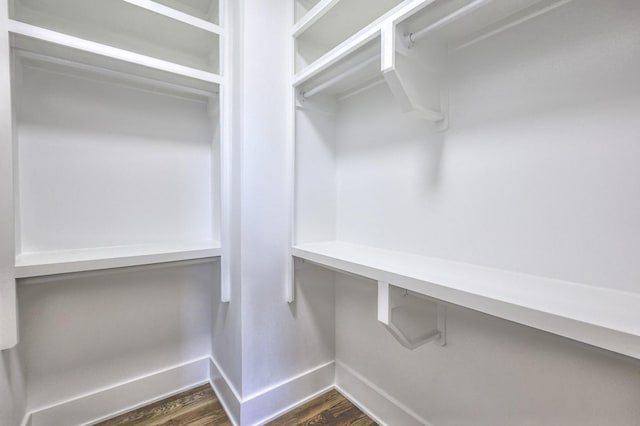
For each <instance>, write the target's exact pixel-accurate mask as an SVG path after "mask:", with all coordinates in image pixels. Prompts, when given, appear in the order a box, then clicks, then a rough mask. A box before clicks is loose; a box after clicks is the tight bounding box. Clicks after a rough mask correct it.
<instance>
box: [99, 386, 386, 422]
mask: <svg viewBox="0 0 640 426" xmlns="http://www.w3.org/2000/svg"><path fill="white" fill-rule="evenodd" d="M129 425H132V426H143V425H144V426H227V425H231V422H230V421H229V419H228V417H227V415H226V414H225V412H224V409H223V408H222V405H220V401H218V398H217V397H216V394H215V393H214V392H213V390H212V389H211V387H210V386H209V385H208V384H207V385H202V386H199V387H197V388H195V389H191V390H188V391H186V392H182V393H181V394H178V395H175V396H172V397H170V398H167V399H164V400H162V401H158V402H156V403H153V404H150V405H147V406H145V407H142V408H139V409H137V410H134V411H131V412H129V413H126V414H122V415H120V416H118V417H115V418H113V419H110V420H107V421H104V422H101V423H99V424H98V425H97V426H129ZM268 425H270V426H294V425H295V426H298V425H303V426H316V425H329V426H347V425H351V426H373V425H376V423H374V422H373V421H372V420H371V419H370V418H369V417H367V416H366V415H365V414H364V413H363V412H362V411H360V410H359V409H358V408H357V407H356V406H354V405H353V404H352V403H351V402H349V401H348V400H347V399H346V398H345V397H343V396H342V395H340V393H339V392H337V391H335V390H332V391H329V392H327V393H325V394H323V395H320V396H319V397H317V398H315V399H313V400H311V401H309V402H307V403H306V404H304V405H302V406H300V407H298V408H296V409H295V410H293V411H291V412H289V413H287V414H285V415H283V416H281V417H279V418H277V419H276V420H274V421H272V422H270V423H268Z"/></svg>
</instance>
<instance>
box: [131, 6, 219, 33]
mask: <svg viewBox="0 0 640 426" xmlns="http://www.w3.org/2000/svg"><path fill="white" fill-rule="evenodd" d="M122 1H125V2H127V3H130V4H133V5H135V6H138V7H141V8H143V9H146V10H148V11H150V12H154V13H157V14H159V15H163V16H166V17H167V18H171V19H174V20H176V21H179V22H182V23H184V24H187V25H191V26H192V27H196V28H200V29H202V30H205V31H208V32H210V33H213V34H218V35H222V33H223V31H222V28H221V27H220V26H219V25H217V24H214V23H213V22H209V21H205V20H204V19H201V18H198V17H196V16H193V15H190V14H188V13H185V12H182V11H179V10H177V9H174V8H172V7H168V6H165V5H163V4H161V3H158V2H156V1H153V0H122Z"/></svg>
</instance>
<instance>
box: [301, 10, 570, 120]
mask: <svg viewBox="0 0 640 426" xmlns="http://www.w3.org/2000/svg"><path fill="white" fill-rule="evenodd" d="M570 1H571V0H473V1H470V0H455V1H449V2H434V0H413V1H405V2H403V3H402V4H401V5H400V6H399V7H396V8H395V9H393V10H391V11H390V12H389V13H387V14H386V15H384V16H382V17H381V18H380V19H378V20H377V21H375V22H373V23H371V24H370V25H368V26H366V27H365V28H363V29H362V30H360V31H358V32H357V33H356V34H354V35H353V36H351V37H349V38H348V39H346V40H345V41H343V42H342V43H340V44H338V45H337V46H336V47H334V48H332V49H331V50H330V51H328V52H327V53H325V54H323V55H322V56H320V57H319V58H317V59H316V60H314V61H313V62H312V63H310V64H309V65H308V66H306V67H303V68H302V69H301V70H300V71H299V72H297V73H296V74H295V75H294V81H293V85H294V86H295V87H296V88H297V89H298V91H299V92H300V93H301V94H302V95H303V98H305V99H308V98H311V97H313V96H315V95H318V94H321V93H325V94H329V95H332V96H337V97H343V96H347V95H348V94H349V93H351V92H354V91H359V89H360V87H362V86H363V82H369V83H371V81H372V80H375V79H376V78H377V80H378V81H383V80H386V81H387V83H388V84H389V86H390V87H391V89H392V91H393V92H394V95H396V96H398V95H399V97H400V99H399V101H400V102H401V103H404V104H405V105H404V106H405V107H407V108H408V106H407V103H412V102H417V103H425V104H427V105H421V106H419V107H418V108H417V109H418V110H420V109H423V110H424V109H429V108H435V109H436V110H437V109H438V108H439V107H440V105H435V104H438V103H439V97H440V94H439V93H437V92H438V91H439V90H441V89H443V88H444V86H445V85H444V83H443V82H442V81H441V80H442V79H441V77H442V76H443V75H444V73H445V71H446V57H447V52H448V51H450V50H452V49H454V50H455V49H463V48H466V47H469V46H471V45H473V44H474V43H477V42H479V41H481V40H483V39H485V38H488V37H491V36H493V35H495V34H498V33H500V32H502V31H505V30H508V29H509V28H512V27H514V26H516V25H521V24H523V23H525V22H527V21H528V20H530V19H533V18H535V17H538V16H540V15H542V14H544V13H547V12H550V11H552V10H554V9H556V8H558V7H560V6H562V5H564V4H567V3H569V2H570ZM334 3H335V2H321V3H319V4H318V5H317V6H316V7H315V8H314V9H313V10H312V11H310V12H309V14H311V13H312V12H313V11H314V10H316V9H319V8H320V7H321V6H323V5H324V4H326V6H327V7H330V6H331V5H333V4H334ZM337 3H338V4H340V3H341V2H337ZM318 13H321V10H318ZM309 19H312V17H311V16H310V17H309ZM305 22H306V21H305V20H303V21H301V22H300V23H299V24H298V25H297V26H296V27H295V28H296V29H294V34H296V31H299V30H298V27H301V26H302V25H303V24H305ZM376 61H377V63H375V62H376ZM376 67H377V69H376ZM365 86H366V84H365ZM429 91H431V92H433V93H431V94H429V93H425V92H429ZM402 92H404V93H402ZM412 93H414V94H415V93H418V94H419V95H420V96H421V97H424V96H426V97H427V99H424V98H423V99H414V100H411V99H402V98H403V97H404V98H407V97H410V96H411V94H412ZM413 107H416V106H415V105H414V106H413ZM414 109H415V108H414ZM418 112H420V111H418ZM422 112H424V111H422ZM422 115H424V116H425V117H426V118H430V119H432V120H434V121H437V120H439V119H442V115H443V114H442V113H441V112H438V111H431V112H428V113H427V114H422Z"/></svg>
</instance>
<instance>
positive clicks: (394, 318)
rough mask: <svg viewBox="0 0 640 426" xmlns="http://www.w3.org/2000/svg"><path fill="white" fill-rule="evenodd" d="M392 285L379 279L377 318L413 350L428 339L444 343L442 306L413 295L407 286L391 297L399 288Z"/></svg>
mask: <svg viewBox="0 0 640 426" xmlns="http://www.w3.org/2000/svg"><path fill="white" fill-rule="evenodd" d="M392 287H393V286H392V285H390V284H389V283H388V282H385V281H378V321H380V322H381V323H382V325H384V327H385V328H386V329H387V331H389V333H391V335H392V336H393V337H394V338H395V339H396V340H397V341H398V343H400V344H401V345H402V346H404V347H405V348H407V349H410V350H413V349H416V348H418V347H420V346H422V345H424V344H426V343H429V342H433V343H436V344H437V345H439V346H445V345H446V343H447V339H446V308H445V306H444V305H442V304H440V303H436V302H434V301H431V300H428V299H426V298H423V297H420V296H418V295H412V294H411V293H410V292H408V291H407V290H404V293H403V294H402V295H401V296H399V297H396V298H395V299H396V300H395V301H394V300H393V299H394V295H395V294H397V293H398V292H397V291H395V292H394V291H393V290H392ZM396 289H399V288H397V287H396ZM399 290H400V289H399ZM411 299H413V300H411ZM407 301H409V303H407ZM416 302H417V303H416Z"/></svg>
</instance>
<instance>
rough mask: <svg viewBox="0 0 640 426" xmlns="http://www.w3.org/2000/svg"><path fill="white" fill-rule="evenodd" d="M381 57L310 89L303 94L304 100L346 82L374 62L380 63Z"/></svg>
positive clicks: (368, 60) (372, 58)
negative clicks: (345, 80) (343, 81)
mask: <svg viewBox="0 0 640 426" xmlns="http://www.w3.org/2000/svg"><path fill="white" fill-rule="evenodd" d="M379 60H380V57H379V56H373V57H371V58H369V59H367V60H365V61H364V62H360V63H359V64H358V65H356V66H355V67H352V68H349V69H348V70H347V71H345V72H343V73H341V74H338V75H337V76H335V77H333V78H330V79H329V80H327V81H325V82H323V83H320V84H318V85H317V86H315V87H313V88H311V89H309V90H305V91H303V92H302V98H303V99H309V98H310V97H312V96H314V95H317V94H318V93H321V92H323V91H325V90H327V89H328V88H330V87H331V86H333V85H334V84H336V83H339V82H340V81H342V80H344V79H345V78H347V77H349V76H351V75H353V74H357V73H358V72H360V71H361V70H362V69H363V68H366V67H367V66H369V65H371V64H372V63H373V62H375V61H379Z"/></svg>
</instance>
